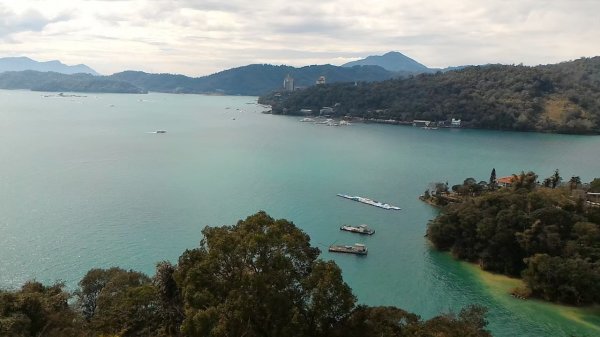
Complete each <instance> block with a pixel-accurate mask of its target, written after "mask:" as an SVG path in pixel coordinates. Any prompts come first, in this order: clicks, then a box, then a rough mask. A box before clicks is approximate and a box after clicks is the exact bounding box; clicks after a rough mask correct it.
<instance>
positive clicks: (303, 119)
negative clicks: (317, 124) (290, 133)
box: [300, 117, 315, 122]
mask: <svg viewBox="0 0 600 337" xmlns="http://www.w3.org/2000/svg"><path fill="white" fill-rule="evenodd" d="M300 121H301V122H314V121H315V119H314V118H308V117H307V118H302V119H301V120H300Z"/></svg>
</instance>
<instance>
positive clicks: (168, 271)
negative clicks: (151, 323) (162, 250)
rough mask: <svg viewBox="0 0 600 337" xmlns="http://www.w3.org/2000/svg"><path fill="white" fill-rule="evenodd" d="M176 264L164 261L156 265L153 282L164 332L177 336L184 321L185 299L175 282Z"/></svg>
mask: <svg viewBox="0 0 600 337" xmlns="http://www.w3.org/2000/svg"><path fill="white" fill-rule="evenodd" d="M175 270H176V268H175V266H173V265H172V264H171V263H170V262H167V261H163V262H159V263H158V264H157V265H156V274H155V275H154V278H153V279H152V283H153V285H154V287H155V288H156V292H157V295H158V302H159V304H160V306H159V308H158V315H159V316H160V318H161V321H162V326H163V327H164V331H163V332H164V333H165V334H166V335H168V336H177V335H178V334H179V328H180V326H181V322H183V318H184V312H183V299H182V298H181V291H180V289H179V287H178V286H177V283H176V282H175V279H174V278H173V277H174V274H175Z"/></svg>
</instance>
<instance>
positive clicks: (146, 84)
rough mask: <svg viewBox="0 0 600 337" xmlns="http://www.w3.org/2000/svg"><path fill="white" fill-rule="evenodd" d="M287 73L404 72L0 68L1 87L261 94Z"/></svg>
mask: <svg viewBox="0 0 600 337" xmlns="http://www.w3.org/2000/svg"><path fill="white" fill-rule="evenodd" d="M288 74H289V75H290V76H292V77H293V78H294V84H295V86H296V87H307V86H310V85H313V84H314V83H315V82H316V80H317V79H319V77H320V76H325V78H326V81H327V82H331V83H334V82H353V83H354V82H355V81H364V82H371V81H382V80H386V79H390V78H392V77H394V76H401V75H403V74H402V73H394V72H390V71H387V70H385V69H383V68H381V67H378V66H356V67H351V68H345V67H337V66H332V65H313V66H306V67H302V68H295V67H290V66H274V65H267V64H253V65H248V66H244V67H239V68H234V69H228V70H225V71H222V72H219V73H216V74H212V75H209V76H204V77H195V78H194V77H188V76H184V75H174V74H149V73H145V72H141V71H124V72H120V73H116V74H113V75H110V76H91V75H87V74H75V75H64V74H59V73H55V72H38V71H15V72H4V73H0V89H30V90H37V91H74V92H123V93H144V92H148V91H155V92H166V93H193V94H202V93H211V94H212V93H218V94H225V95H262V94H265V93H268V92H270V91H273V90H277V89H278V88H281V87H282V85H283V80H284V78H285V77H286V76H287V75H288ZM404 75H406V74H404Z"/></svg>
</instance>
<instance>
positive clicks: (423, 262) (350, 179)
mask: <svg viewBox="0 0 600 337" xmlns="http://www.w3.org/2000/svg"><path fill="white" fill-rule="evenodd" d="M255 102H256V98H254V97H219V96H197V95H167V94H149V95H116V94H105V95H95V94H93V95H87V97H63V98H58V97H43V95H42V94H41V93H34V92H25V91H0V158H2V165H0V191H1V193H0V198H1V199H0V287H4V288H14V287H18V286H19V285H20V284H22V283H23V282H24V281H25V280H28V279H37V280H40V281H44V282H52V281H55V280H63V281H65V282H66V284H67V285H68V286H69V287H70V288H71V289H73V288H75V287H76V283H77V281H78V280H79V279H80V278H81V277H82V276H83V275H84V274H85V272H86V271H87V270H89V269H90V268H93V267H108V266H113V265H118V266H121V267H123V268H132V269H136V270H140V271H143V272H146V273H148V274H152V273H153V269H154V265H155V263H156V262H158V261H161V260H171V261H176V260H177V257H178V256H179V255H180V254H181V253H182V252H183V250H185V249H186V248H192V247H195V246H197V244H198V242H199V240H200V231H201V229H202V228H203V227H204V226H206V225H222V224H233V223H235V222H236V221H237V220H238V219H241V218H245V217H246V216H247V215H250V214H252V213H254V212H256V211H258V210H265V211H267V212H268V213H269V214H271V215H272V216H273V217H276V218H286V219H289V220H292V221H294V223H296V225H298V226H299V227H301V228H302V229H303V230H304V231H306V232H307V233H308V234H309V235H310V236H311V238H312V242H313V244H314V245H316V246H319V247H321V248H322V250H324V252H323V254H322V257H323V258H324V259H333V260H335V261H336V262H337V263H338V264H339V265H340V266H341V267H342V269H343V272H344V278H345V280H346V281H347V282H348V283H349V285H350V286H351V287H352V288H353V289H354V292H355V293H356V295H357V296H358V299H359V301H360V302H362V303H366V304H370V305H396V306H399V307H402V308H405V309H407V310H410V311H414V312H416V313H418V314H420V315H422V316H423V317H426V318H428V317H431V316H433V315H436V314H438V313H440V312H442V311H449V310H454V311H457V310H459V309H460V308H461V307H463V306H464V305H467V304H470V303H480V304H483V305H486V306H487V307H488V308H490V314H489V321H490V325H489V327H490V329H491V330H492V331H493V332H494V334H495V335H496V336H516V335H519V336H568V335H569V334H578V335H579V336H585V335H589V336H592V335H594V334H595V333H596V334H597V333H598V331H597V330H595V329H594V328H592V327H589V326H585V325H582V324H579V323H576V322H573V321H570V320H567V319H561V318H560V317H558V316H557V314H555V313H553V312H551V311H549V312H545V311H535V312H533V313H532V312H531V310H528V309H527V305H514V303H513V302H510V301H511V299H508V300H506V298H505V297H502V298H500V299H499V298H498V296H497V295H496V294H494V293H493V292H491V291H490V290H489V289H488V288H486V287H485V285H484V284H483V283H482V282H481V281H480V280H479V279H478V278H476V277H474V276H473V274H472V273H470V272H469V271H467V270H466V269H465V268H464V267H463V266H462V265H461V264H460V263H458V262H456V261H454V260H452V259H451V258H450V257H448V256H447V255H445V254H440V253H437V252H435V251H432V250H431V249H430V247H429V246H428V244H427V242H426V240H425V238H424V237H423V234H424V233H425V227H426V224H427V221H428V220H429V219H431V218H433V217H434V216H435V214H436V211H435V210H433V209H432V208H430V207H429V206H427V205H425V204H423V203H421V202H420V201H419V200H418V199H417V196H418V195H419V194H421V193H422V192H423V191H424V190H425V189H426V188H427V186H428V184H429V183H431V182H434V181H444V182H445V181H448V182H449V183H450V184H455V183H459V182H462V180H463V179H464V178H465V177H468V176H472V177H475V178H476V179H477V180H488V179H489V174H490V171H491V169H492V168H496V171H497V172H498V176H504V175H510V174H511V173H513V172H519V171H521V170H525V171H527V170H534V171H535V172H537V173H538V174H539V175H540V176H541V177H546V176H549V175H551V174H552V172H553V171H554V169H555V168H559V169H560V172H561V174H562V176H563V177H565V178H566V179H568V178H570V177H571V175H579V176H580V177H581V178H582V180H583V181H590V180H591V179H592V178H593V177H598V176H600V160H599V159H598V158H600V137H590V136H565V135H546V134H534V133H509V132H492V131H477V130H422V129H419V128H412V127H400V126H387V125H373V124H355V125H352V126H348V127H327V126H324V125H313V124H309V123H299V122H298V118H293V117H284V116H272V115H265V114H261V113H260V111H262V110H263V108H261V107H260V106H257V105H256V104H255ZM159 129H164V130H167V133H166V134H154V133H150V132H151V131H153V130H159ZM337 193H347V194H356V195H362V196H367V197H372V198H374V199H376V200H379V201H384V202H388V203H390V204H393V205H398V206H400V207H402V208H403V210H402V211H398V212H395V211H386V210H382V209H379V208H375V207H371V206H366V205H362V204H359V203H356V202H353V201H349V200H345V199H342V198H339V197H336V194H337ZM342 223H348V224H360V223H368V224H370V225H371V226H372V227H373V228H375V229H376V230H377V233H376V234H375V235H373V236H372V237H358V236H356V235H353V234H351V233H346V232H341V231H339V226H340V224H342ZM355 242H363V243H366V244H367V245H368V247H369V256H368V257H366V258H365V257H357V256H346V255H332V254H330V253H328V252H326V249H324V248H326V246H328V245H329V244H332V243H338V244H342V243H348V244H352V243H355ZM507 303H508V304H507Z"/></svg>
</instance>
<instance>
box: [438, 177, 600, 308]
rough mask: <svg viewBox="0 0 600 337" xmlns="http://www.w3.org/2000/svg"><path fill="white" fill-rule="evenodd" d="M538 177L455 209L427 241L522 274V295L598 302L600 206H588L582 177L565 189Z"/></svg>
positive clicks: (517, 181) (486, 264) (519, 180)
mask: <svg viewBox="0 0 600 337" xmlns="http://www.w3.org/2000/svg"><path fill="white" fill-rule="evenodd" d="M556 175H557V176H558V171H557V174H556ZM536 178H537V176H536V175H535V174H534V173H529V174H525V173H522V174H520V175H515V176H514V177H513V186H512V187H510V188H500V189H498V190H492V191H489V190H488V191H484V192H481V194H480V195H479V196H475V197H470V196H469V195H470V194H467V196H466V197H463V198H462V201H461V202H458V203H451V204H449V205H448V206H446V208H444V211H443V212H442V213H441V214H440V215H439V216H438V217H437V218H435V219H434V220H433V221H431V222H430V223H429V225H428V228H427V234H428V237H429V239H430V240H431V242H432V243H433V244H434V245H435V247H436V248H437V249H440V250H445V251H450V252H451V253H452V254H453V255H454V256H455V257H457V258H459V259H463V260H467V261H472V262H476V263H479V265H480V266H481V267H482V268H483V269H485V270H489V271H494V272H499V273H503V274H507V275H512V276H522V277H523V280H524V281H525V284H526V285H527V289H521V290H520V294H521V295H525V296H527V295H529V294H531V295H533V296H537V297H541V298H544V299H546V300H550V301H557V302H562V303H569V304H577V305H582V304H590V303H600V226H599V224H600V208H598V207H592V206H586V203H585V202H584V199H583V198H582V196H583V192H582V191H581V190H578V188H579V186H581V181H580V180H578V177H573V178H572V179H571V180H570V181H569V182H568V183H567V184H565V185H564V186H562V187H558V186H557V184H552V182H553V180H552V178H553V177H549V179H548V180H546V181H545V184H546V183H547V184H548V187H544V186H540V185H538V184H536ZM559 178H560V177H559ZM557 181H558V182H559V181H560V179H557ZM597 181H598V180H597V179H596V180H594V182H593V183H592V185H591V186H592V187H593V186H594V184H597V183H596V182H597ZM465 184H466V183H465ZM553 187H554V188H553ZM590 189H591V188H590ZM469 193H470V192H469Z"/></svg>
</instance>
